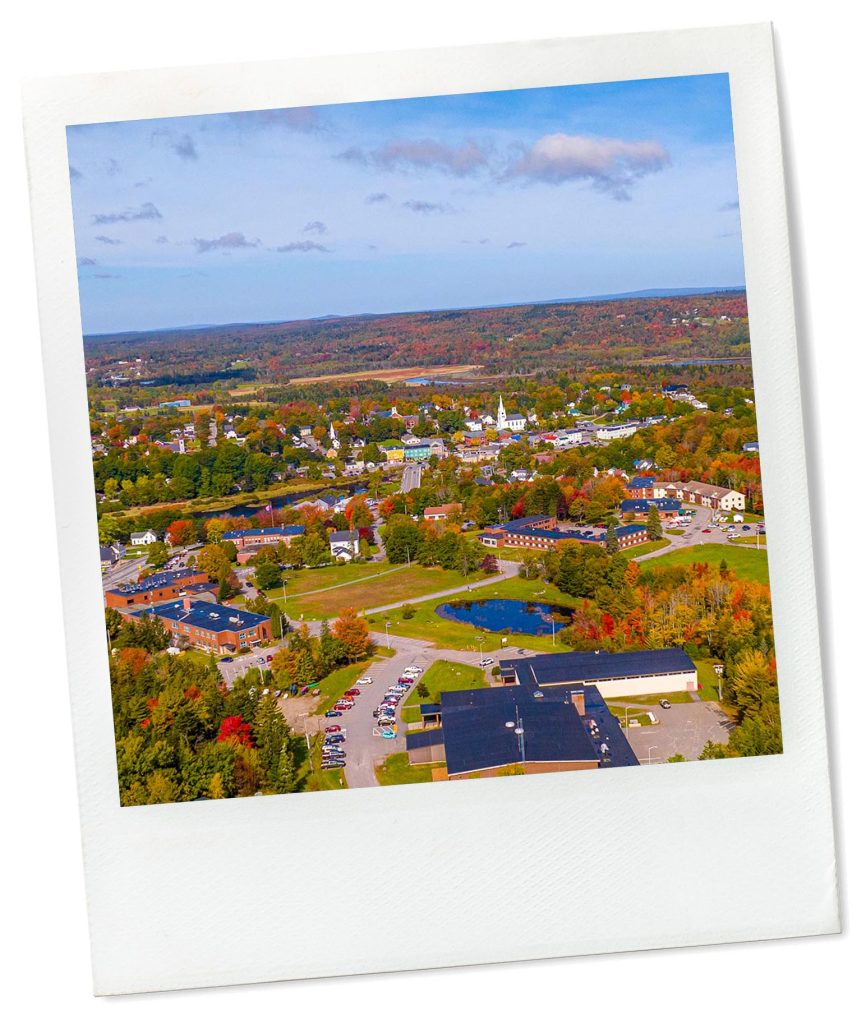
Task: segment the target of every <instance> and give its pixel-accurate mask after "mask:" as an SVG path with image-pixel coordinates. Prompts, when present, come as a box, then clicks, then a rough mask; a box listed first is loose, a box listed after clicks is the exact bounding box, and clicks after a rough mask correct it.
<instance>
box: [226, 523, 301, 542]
mask: <svg viewBox="0 0 866 1024" xmlns="http://www.w3.org/2000/svg"><path fill="white" fill-rule="evenodd" d="M303 532H304V527H303V526H262V527H260V528H259V529H257V530H228V531H226V532H225V533H224V534H223V540H234V539H235V537H262V538H267V537H299V536H300V535H301V534H302V533H303Z"/></svg>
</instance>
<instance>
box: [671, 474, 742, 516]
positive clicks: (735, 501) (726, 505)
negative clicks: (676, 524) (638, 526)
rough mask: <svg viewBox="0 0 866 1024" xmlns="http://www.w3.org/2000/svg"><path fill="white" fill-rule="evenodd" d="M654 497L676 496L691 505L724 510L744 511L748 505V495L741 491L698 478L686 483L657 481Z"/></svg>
mask: <svg viewBox="0 0 866 1024" xmlns="http://www.w3.org/2000/svg"><path fill="white" fill-rule="evenodd" d="M653 497H657V498H676V499H677V500H678V501H685V502H687V503H688V504H690V505H702V506H703V507H704V508H711V509H715V510H719V509H721V510H722V511H724V512H731V511H733V510H735V509H739V510H740V511H743V510H744V509H745V507H746V496H745V494H742V493H741V492H740V491H734V490H731V488H729V487H719V486H717V485H716V484H705V483H701V482H700V481H698V480H688V481H686V482H685V483H683V482H676V483H657V484H656V485H655V488H654V494H653Z"/></svg>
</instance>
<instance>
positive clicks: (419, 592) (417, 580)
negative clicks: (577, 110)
mask: <svg viewBox="0 0 866 1024" xmlns="http://www.w3.org/2000/svg"><path fill="white" fill-rule="evenodd" d="M376 568H377V569H378V571H379V572H381V563H380V564H379V565H378V566H376ZM394 568H396V567H394ZM312 571H318V570H312ZM480 578H481V574H480V573H470V575H469V576H463V575H462V574H461V573H459V572H457V571H456V570H453V569H439V568H435V567H432V568H426V567H425V566H421V565H410V566H406V567H401V568H400V570H399V571H397V572H392V573H388V574H383V575H379V576H377V577H375V578H370V579H360V580H358V581H357V582H356V583H350V584H349V585H348V586H345V587H339V588H337V589H332V590H325V591H322V592H321V593H318V594H315V593H298V594H296V595H294V596H292V597H289V599H288V601H285V602H284V601H283V599H282V590H278V591H276V592H272V596H273V600H274V601H276V603H277V604H278V605H281V606H282V607H284V608H285V610H286V612H287V613H288V615H289V616H290V617H291V618H293V619H300V618H304V619H325V618H333V617H335V616H336V615H338V614H339V612H340V609H342V608H354V609H355V610H356V611H358V612H363V611H364V609H365V608H377V607H379V606H380V605H388V604H402V603H404V602H405V603H411V602H414V601H416V600H417V599H419V598H421V599H422V600H423V598H424V595H425V594H434V593H437V592H438V591H440V590H448V589H450V588H451V587H459V586H462V585H463V584H465V583H473V582H474V581H475V580H478V579H480ZM400 614H401V613H400V610H399V609H394V610H393V611H391V612H389V613H388V614H387V616H385V618H387V619H388V620H389V621H392V622H393V623H394V624H395V625H396V623H398V622H401V623H402V619H401V618H400ZM370 621H371V622H372V621H373V620H372V619H371V620H370ZM383 621H384V619H383ZM380 628H384V627H382V626H381V624H380ZM395 632H398V633H402V630H399V629H397V630H395Z"/></svg>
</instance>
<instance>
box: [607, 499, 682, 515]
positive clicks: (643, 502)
mask: <svg viewBox="0 0 866 1024" xmlns="http://www.w3.org/2000/svg"><path fill="white" fill-rule="evenodd" d="M651 505H655V507H656V508H657V509H658V510H659V511H660V512H673V511H676V510H677V509H681V508H682V507H683V503H682V502H681V501H677V499H676V498H626V499H625V501H623V502H621V503H620V511H622V512H649V509H650V506H651Z"/></svg>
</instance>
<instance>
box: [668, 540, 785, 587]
mask: <svg viewBox="0 0 866 1024" xmlns="http://www.w3.org/2000/svg"><path fill="white" fill-rule="evenodd" d="M723 560H724V561H725V562H727V565H728V568H729V569H733V570H734V572H735V573H736V574H737V575H738V576H739V577H740V578H741V579H748V580H757V581H758V582H759V583H769V582H770V574H769V572H768V569H767V552H766V551H765V550H763V549H762V550H760V551H756V550H755V549H754V548H752V549H750V548H748V547H737V546H736V545H733V544H712V543H710V544H697V545H695V546H694V547H689V548H680V549H679V550H677V551H670V552H668V553H667V554H666V555H659V556H658V558H653V559H652V561H651V562H650V563H649V564H650V566H651V567H652V568H657V567H658V566H662V565H692V564H693V563H694V562H709V563H710V565H718V564H719V563H720V562H721V561H723Z"/></svg>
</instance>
